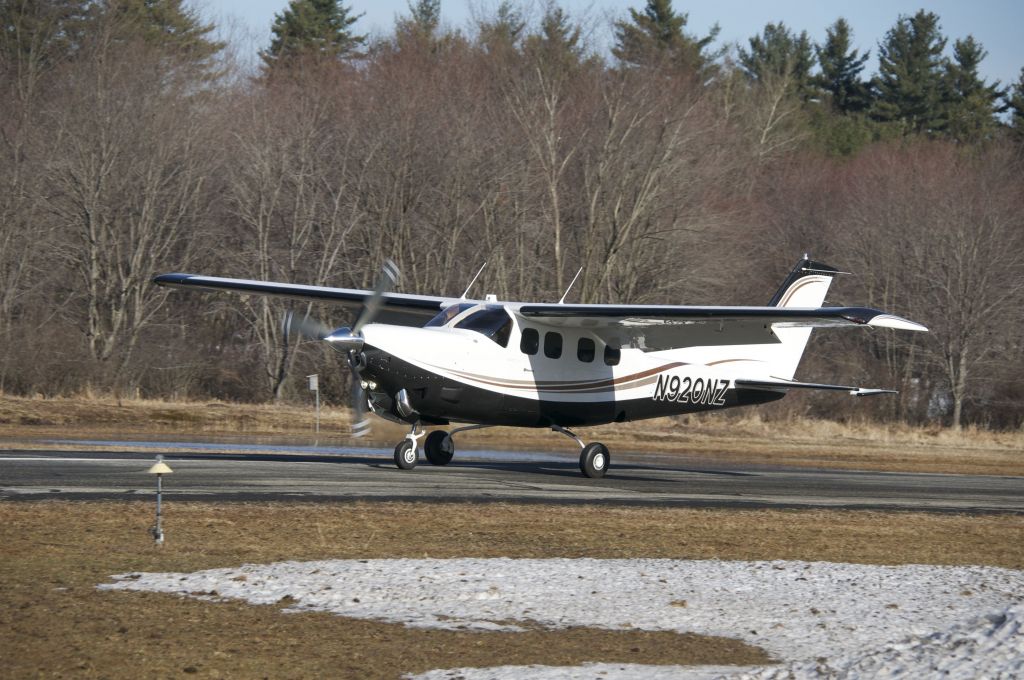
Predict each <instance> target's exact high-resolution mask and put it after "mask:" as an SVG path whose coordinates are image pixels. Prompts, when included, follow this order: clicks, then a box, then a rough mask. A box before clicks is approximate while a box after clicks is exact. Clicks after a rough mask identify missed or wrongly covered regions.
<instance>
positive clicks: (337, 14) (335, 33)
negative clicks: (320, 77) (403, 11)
mask: <svg viewBox="0 0 1024 680" xmlns="http://www.w3.org/2000/svg"><path fill="white" fill-rule="evenodd" d="M351 11H352V10H351V9H350V8H348V7H345V6H344V5H343V4H342V3H341V1H340V0H291V2H290V3H288V7H287V8H286V9H285V10H284V11H283V12H281V13H280V14H275V15H274V25H273V27H272V28H271V31H272V32H273V34H274V38H273V39H272V40H271V42H270V48H269V49H267V50H266V51H264V52H261V53H260V57H261V58H262V59H263V62H264V64H265V65H266V67H267V68H268V69H273V68H276V67H279V66H281V65H285V64H288V63H290V62H291V61H292V60H294V59H295V58H300V57H314V58H323V59H339V58H344V57H348V56H354V55H356V54H357V50H358V49H359V47H360V46H361V45H362V44H363V43H364V42H365V41H366V36H364V35H356V34H355V33H353V31H352V28H351V27H352V24H354V23H355V22H356V21H357V20H358V19H359V16H361V15H359V16H352V15H351Z"/></svg>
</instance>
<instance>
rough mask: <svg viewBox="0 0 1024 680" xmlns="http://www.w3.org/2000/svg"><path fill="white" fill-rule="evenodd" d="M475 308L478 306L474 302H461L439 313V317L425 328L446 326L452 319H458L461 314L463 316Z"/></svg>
mask: <svg viewBox="0 0 1024 680" xmlns="http://www.w3.org/2000/svg"><path fill="white" fill-rule="evenodd" d="M475 306H476V305H475V304H474V303H472V302H460V303H459V304H457V305H452V306H451V307H445V308H444V309H442V310H441V311H440V312H438V314H437V316H435V317H434V318H433V319H431V320H430V321H428V322H427V325H426V326H424V328H435V327H437V326H444V325H445V324H447V323H448V322H450V321H451V320H452V319H454V318H455V317H457V316H458V315H459V314H462V313H463V312H464V311H466V310H467V309H472V308H473V307H475Z"/></svg>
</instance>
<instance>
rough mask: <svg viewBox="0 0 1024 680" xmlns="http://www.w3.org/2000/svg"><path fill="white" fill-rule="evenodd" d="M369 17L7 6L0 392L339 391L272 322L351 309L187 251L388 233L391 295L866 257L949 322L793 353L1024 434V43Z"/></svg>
mask: <svg viewBox="0 0 1024 680" xmlns="http://www.w3.org/2000/svg"><path fill="white" fill-rule="evenodd" d="M638 5H639V1H638ZM359 18H360V15H359V14H358V13H357V12H356V11H355V10H354V9H353V8H352V7H351V6H349V5H347V4H345V3H342V2H337V1H336V0H292V1H291V2H290V3H288V5H287V6H286V7H284V8H283V9H282V11H281V12H280V13H279V14H277V15H276V17H275V21H274V24H273V26H272V32H273V37H272V40H271V42H270V43H269V44H268V45H266V46H265V48H264V49H263V50H262V51H261V53H260V56H261V59H260V62H261V63H260V66H259V69H258V71H257V72H254V73H252V72H246V71H245V70H244V69H241V68H240V67H238V66H237V65H236V64H234V63H233V62H232V61H231V60H230V58H228V57H227V56H226V55H227V50H225V49H224V48H225V44H224V43H222V42H220V41H218V40H217V39H216V38H215V37H214V36H215V26H213V25H211V24H209V23H206V22H204V21H203V20H202V19H201V17H200V15H199V14H198V13H197V12H196V11H195V10H194V9H192V8H190V7H189V6H188V5H187V4H184V3H183V2H181V0H35V1H30V0H11V1H10V2H7V3H4V4H3V5H2V6H0V20H2V22H3V27H4V30H3V31H2V33H0V88H2V96H0V186H2V190H0V347H3V352H2V353H0V390H3V391H6V392H10V393H15V394H37V393H41V394H68V393H79V392H82V391H85V390H93V391H99V392H115V393H117V394H141V395H147V396H162V397H170V396H174V397H185V396H188V397H195V398H203V397H210V396H218V397H225V398H229V399H238V400H255V401H260V400H268V399H286V398H296V397H298V396H299V395H300V394H301V391H302V390H303V383H302V381H301V378H302V376H304V375H305V374H307V373H312V372H315V371H318V372H320V373H321V374H322V381H321V383H322V385H323V388H324V389H325V390H326V392H327V394H328V396H332V395H333V397H334V398H335V399H336V400H337V401H339V402H344V401H345V400H346V399H347V397H346V396H345V395H346V394H347V391H346V385H345V384H344V381H345V380H347V379H348V377H347V373H346V372H345V371H344V370H342V369H341V362H340V361H339V359H338V357H337V356H335V355H334V353H333V352H331V351H330V350H329V349H328V350H325V349H323V348H321V347H319V346H318V345H317V344H316V343H308V342H303V341H296V340H295V339H294V338H287V337H285V336H284V335H283V334H282V329H281V319H282V316H283V313H284V312H285V310H286V309H287V307H288V305H289V304H291V305H293V306H294V308H295V311H298V312H302V313H305V312H310V313H312V314H314V315H315V316H318V317H320V318H323V319H325V320H326V321H327V322H328V323H333V324H336V325H344V324H346V323H348V322H349V321H350V319H346V318H345V317H344V315H343V314H341V313H339V310H337V309H331V308H314V307H310V306H306V305H297V304H296V303H286V302H280V301H274V300H267V299H259V298H243V299H239V298H233V297H229V296H216V295H195V294H193V295H185V294H181V293H177V294H173V293H172V294H168V291H166V290H163V289H159V288H156V287H154V286H152V285H151V283H150V279H151V278H152V276H153V275H155V274H157V273H162V272H167V271H195V272H203V273H209V274H216V275H224V276H236V277H244V278H265V279H272V280H280V281H293V282H301V283H309V284H317V285H334V286H345V287H361V288H366V287H371V286H372V283H373V280H374V278H375V275H376V272H377V271H378V269H379V267H380V264H381V263H382V262H383V261H384V260H385V259H387V258H391V259H393V260H395V261H396V262H397V263H398V264H399V267H400V269H401V270H402V272H403V278H402V281H401V284H400V286H401V287H400V289H401V290H404V291H407V292H416V293H425V294H442V295H453V296H457V295H459V294H460V293H461V292H462V290H463V289H464V288H465V286H466V285H467V284H468V282H469V280H470V279H471V278H472V276H473V274H474V273H475V272H476V270H477V269H478V268H479V267H480V265H481V264H483V262H485V261H486V262H487V263H488V266H487V268H486V269H485V270H484V272H483V274H482V276H481V279H480V280H479V281H478V282H477V284H476V287H475V290H474V292H475V293H476V294H478V295H482V294H483V293H494V294H496V295H498V296H499V298H502V299H509V300H557V299H559V298H560V297H561V295H562V293H564V291H565V289H566V287H567V286H568V283H569V281H570V280H571V279H572V276H573V275H574V273H575V272H576V270H577V269H579V268H582V274H581V276H580V279H579V281H578V282H577V283H576V285H575V286H574V287H573V289H572V292H571V293H570V298H569V299H570V300H576V301H580V302H634V303H675V304H764V303H765V302H766V301H767V299H768V298H769V297H770V296H771V293H772V292H773V291H774V289H775V287H777V285H778V284H779V282H780V281H781V280H782V278H783V277H784V275H785V273H786V272H787V271H788V269H789V268H790V267H791V266H792V265H793V263H794V262H795V261H796V260H797V259H798V257H799V256H800V255H802V254H803V253H804V252H810V253H811V254H812V255H813V256H814V257H815V258H817V259H821V260H824V261H826V262H830V263H833V264H836V265H837V266H839V267H840V268H842V269H844V270H846V271H852V272H855V273H856V275H855V276H850V277H840V279H839V280H838V281H837V282H836V284H835V285H834V289H833V292H832V294H831V295H830V299H831V300H834V301H835V302H837V303H840V302H841V303H854V302H856V303H864V304H868V305H872V306H877V307H880V308H883V309H886V310H890V311H893V312H895V313H898V314H902V315H905V316H907V317H909V318H912V319H914V320H917V321H921V322H922V323H925V324H926V325H928V326H929V327H930V328H931V329H932V332H931V333H929V334H896V333H892V332H886V331H876V332H871V333H844V332H832V333H819V334H816V335H815V336H814V339H812V347H811V348H810V349H809V352H808V363H807V364H806V365H804V366H803V367H802V368H801V373H802V375H804V376H807V377H813V378H815V379H828V380H831V379H840V378H841V379H843V380H847V379H848V380H851V381H854V380H855V381H858V382H859V383H862V384H871V385H879V386H893V387H896V388H898V389H900V395H899V396H898V397H897V398H894V399H889V400H877V401H874V402H871V403H870V404H868V405H864V406H858V414H859V415H860V416H862V417H871V418H877V419H879V420H883V421H905V422H911V423H924V422H941V423H944V424H948V425H953V426H960V425H962V424H966V423H973V424H979V425H983V426H991V427H999V428H1018V427H1021V425H1022V417H1024V416H1022V414H1024V409H1022V406H1024V393H1022V388H1021V387H1020V385H1021V384H1022V382H1024V360H1022V359H1021V356H1022V352H1021V349H1022V339H1024V318H1022V314H1021V309H1022V308H1024V210H1022V207H1024V205H1022V204H1024V191H1022V188H1024V187H1022V184H1024V183H1022V174H1021V169H1022V165H1021V163H1022V160H1024V155H1022V149H1024V70H1022V74H1021V79H1020V80H1019V81H1017V82H1016V83H1013V84H1010V85H1008V86H1003V85H1002V84H1000V83H998V82H987V81H986V80H985V79H984V78H983V77H982V76H981V75H980V64H981V63H982V61H983V60H984V57H985V51H984V48H983V46H982V45H981V44H980V43H979V42H978V41H977V40H975V39H974V38H973V37H971V36H965V37H963V38H957V39H955V40H954V43H953V45H952V51H951V52H950V53H949V54H947V50H946V47H947V38H946V37H945V36H944V35H943V34H942V32H941V24H940V20H939V17H937V16H936V15H935V14H933V13H930V12H926V11H924V10H922V11H920V12H918V13H916V14H914V15H910V16H900V17H898V19H897V20H896V22H895V23H894V25H893V27H892V28H891V29H890V30H889V31H888V32H887V33H886V35H885V36H882V37H881V38H880V39H879V41H878V44H877V50H878V63H879V67H878V72H877V73H875V74H866V73H865V72H864V69H865V64H866V62H867V59H868V54H867V53H866V52H865V53H861V52H860V51H859V50H858V49H856V48H854V44H855V43H854V36H853V34H852V31H851V29H850V27H849V25H848V23H847V22H846V21H844V20H843V19H837V21H836V22H835V23H834V24H833V25H832V26H831V27H829V28H828V30H827V33H826V39H825V41H824V42H823V43H822V44H814V43H813V42H812V41H811V40H810V39H809V38H808V35H807V33H806V32H799V33H797V32H796V31H794V30H792V29H790V28H789V27H787V26H785V25H783V24H781V23H775V24H768V25H767V26H765V28H764V30H763V31H762V32H761V33H760V34H758V35H756V36H752V37H751V38H750V39H749V40H748V41H747V42H746V44H743V45H738V46H725V47H721V46H718V47H716V44H715V40H716V36H717V29H715V30H712V31H711V32H710V33H709V34H708V35H695V34H693V33H691V32H690V31H689V30H688V28H687V15H686V14H685V13H684V12H680V11H678V10H676V9H675V8H674V7H673V4H672V2H671V0H649V1H648V2H647V3H646V4H644V5H643V6H638V7H637V8H635V9H632V10H631V11H630V12H629V13H628V15H626V16H624V17H622V18H620V19H618V20H616V21H615V22H614V23H613V24H612V25H611V26H610V27H609V30H610V34H611V36H612V43H613V44H612V47H611V50H610V52H609V53H602V52H600V51H598V50H596V49H595V48H594V47H593V46H592V45H591V44H589V43H588V40H587V38H586V36H587V35H588V32H587V31H586V30H585V27H584V26H583V25H581V23H580V22H579V21H578V20H577V19H575V18H574V17H573V16H572V15H570V14H569V13H568V12H566V11H565V10H563V9H562V8H561V7H559V6H558V5H557V4H556V3H554V2H550V3H548V4H545V5H543V7H542V11H541V12H540V15H539V16H537V17H533V18H529V17H528V13H527V12H526V10H525V9H524V7H523V6H520V5H518V4H516V3H513V2H508V1H506V2H502V3H501V4H499V5H498V6H497V7H496V8H495V9H494V10H493V11H492V12H490V13H488V14H486V15H485V16H480V17H478V18H477V19H476V20H475V25H474V26H473V27H472V28H471V29H463V30H452V29H447V28H445V27H443V26H442V24H441V22H440V3H439V0H419V1H418V2H414V3H411V4H410V7H409V11H408V13H407V14H406V15H404V16H402V17H399V18H398V20H397V21H396V23H395V26H394V27H393V29H392V31H391V32H390V33H389V34H388V35H385V36H381V37H378V38H373V39H371V38H369V37H367V36H366V35H363V34H360V33H359V25H360V23H359ZM907 335H912V336H913V337H906V336H907ZM782 404H786V406H784V407H782V406H780V407H778V408H777V409H776V412H779V411H783V409H790V410H792V409H799V410H801V412H806V413H808V414H811V415H816V416H825V417H834V416H835V413H846V412H848V406H845V405H841V404H840V402H839V401H837V400H832V399H831V398H820V397H819V398H817V399H814V400H801V399H800V398H796V399H789V400H786V401H785V402H782ZM840 408H842V409H843V410H842V411H839V410H838V409H840Z"/></svg>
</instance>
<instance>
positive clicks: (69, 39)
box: [0, 0, 89, 73]
mask: <svg viewBox="0 0 1024 680" xmlns="http://www.w3.org/2000/svg"><path fill="white" fill-rule="evenodd" d="M88 15H89V7H88V0H10V1H7V2H0V63H3V64H5V65H6V64H18V65H20V66H19V68H18V69H17V71H18V72H19V73H21V72H24V69H26V68H28V69H30V70H35V69H38V68H44V67H49V66H52V65H53V64H54V63H56V62H58V61H60V60H62V59H66V58H68V57H70V56H72V55H73V54H74V52H75V51H76V50H77V49H78V47H79V46H80V42H81V35H80V33H81V30H82V27H83V25H84V22H85V20H86V18H87V17H88Z"/></svg>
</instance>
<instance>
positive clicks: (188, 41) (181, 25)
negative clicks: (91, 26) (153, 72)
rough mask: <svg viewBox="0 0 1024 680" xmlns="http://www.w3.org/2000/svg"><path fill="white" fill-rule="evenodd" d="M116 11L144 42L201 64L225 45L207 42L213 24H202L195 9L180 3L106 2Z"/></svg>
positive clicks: (152, 0)
mask: <svg viewBox="0 0 1024 680" xmlns="http://www.w3.org/2000/svg"><path fill="white" fill-rule="evenodd" d="M104 4H105V5H106V11H108V12H111V11H113V12H115V13H116V14H119V15H121V16H123V17H126V18H128V19H129V20H130V22H131V23H133V24H135V26H137V27H138V28H139V29H140V32H141V36H142V38H143V40H145V41H146V42H148V43H151V44H160V45H165V46H168V47H170V48H172V49H174V50H175V51H177V52H179V53H181V54H187V55H188V56H189V57H190V58H193V59H194V60H197V61H203V60H205V59H208V58H209V57H211V56H213V55H214V54H216V53H217V52H219V51H220V50H221V49H223V47H224V43H221V42H215V41H212V40H211V39H210V33H212V32H213V28H214V27H213V25H212V24H206V25H204V24H203V23H202V22H201V20H200V17H199V13H198V12H197V11H196V10H195V9H191V8H189V7H185V6H184V3H183V2H182V0H118V1H117V2H112V1H109V2H106V3H104Z"/></svg>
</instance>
